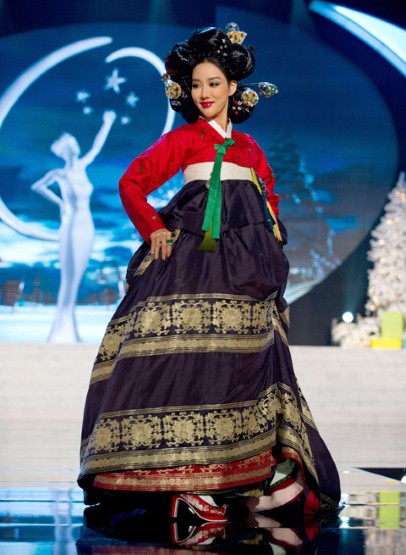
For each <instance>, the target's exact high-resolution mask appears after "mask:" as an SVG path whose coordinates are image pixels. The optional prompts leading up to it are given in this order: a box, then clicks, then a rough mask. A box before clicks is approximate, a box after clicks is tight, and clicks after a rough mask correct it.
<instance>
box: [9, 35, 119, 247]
mask: <svg viewBox="0 0 406 555" xmlns="http://www.w3.org/2000/svg"><path fill="white" fill-rule="evenodd" d="M111 42H113V39H112V38H111V37H94V38H91V39H85V40H80V41H77V42H73V43H72V44H68V45H67V46H63V47H62V48H59V49H58V50H55V51H54V52H51V53H50V54H48V55H47V56H45V58H42V59H41V60H40V61H39V62H36V63H34V64H32V65H31V66H30V67H29V68H28V69H27V70H26V71H24V72H23V73H21V75H20V76H19V77H17V79H16V80H15V81H13V83H11V85H10V86H9V87H8V88H7V89H6V90H5V92H4V93H3V95H2V96H1V97H0V129H1V126H2V125H3V122H4V120H5V119H6V117H7V115H8V113H9V112H10V110H11V108H12V107H13V106H14V104H15V103H16V102H17V100H18V99H19V98H20V97H21V96H22V95H23V94H24V92H25V91H26V90H27V89H28V88H29V87H30V86H31V85H32V84H33V83H35V81H37V79H39V78H40V77H41V76H42V75H44V74H45V73H46V72H47V71H49V70H50V69H52V68H53V67H55V66H57V65H58V64H60V63H61V62H63V61H65V60H67V59H69V58H72V57H73V56H76V55H77V54H80V53H82V52H86V51H87V50H91V49H93V48H100V47H101V46H105V45H106V44H110V43H111ZM0 219H2V220H3V221H4V223H5V224H7V225H8V226H10V227H12V228H13V229H15V230H16V231H18V232H19V233H22V234H23V235H28V236H29V237H32V238H34V239H42V240H45V241H58V232H57V231H56V232H54V233H52V232H45V231H41V230H39V229H36V228H35V224H34V225H33V226H31V224H27V223H25V222H23V221H22V220H20V219H19V218H18V217H17V216H16V215H15V214H13V213H12V212H11V211H10V210H9V209H8V208H7V207H6V205H5V204H4V202H3V201H2V200H1V197H0Z"/></svg>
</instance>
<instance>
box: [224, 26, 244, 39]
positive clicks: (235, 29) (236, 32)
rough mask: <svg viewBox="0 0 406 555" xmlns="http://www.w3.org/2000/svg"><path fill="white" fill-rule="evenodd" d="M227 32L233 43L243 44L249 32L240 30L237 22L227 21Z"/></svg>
mask: <svg viewBox="0 0 406 555" xmlns="http://www.w3.org/2000/svg"><path fill="white" fill-rule="evenodd" d="M226 33H227V36H228V38H229V41H230V42H231V44H242V43H243V42H244V39H245V37H246V36H247V33H244V31H240V28H239V26H238V25H237V23H227V25H226Z"/></svg>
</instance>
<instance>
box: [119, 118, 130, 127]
mask: <svg viewBox="0 0 406 555" xmlns="http://www.w3.org/2000/svg"><path fill="white" fill-rule="evenodd" d="M120 121H121V125H128V124H129V123H130V122H131V118H129V117H128V116H123V117H122V118H121V120H120Z"/></svg>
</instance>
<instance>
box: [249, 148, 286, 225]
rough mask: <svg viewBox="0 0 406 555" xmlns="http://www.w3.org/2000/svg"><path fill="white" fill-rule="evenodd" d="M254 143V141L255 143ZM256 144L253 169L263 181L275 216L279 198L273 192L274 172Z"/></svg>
mask: <svg viewBox="0 0 406 555" xmlns="http://www.w3.org/2000/svg"><path fill="white" fill-rule="evenodd" d="M255 144H256V143H255ZM256 146H257V153H258V158H257V162H256V165H255V170H256V172H257V174H258V175H259V177H260V178H261V179H262V181H263V182H264V183H265V186H266V191H267V195H266V196H267V199H268V202H269V204H270V205H271V206H272V210H273V211H274V213H275V216H278V215H279V207H278V205H279V199H280V196H279V195H277V194H275V193H274V186H275V174H274V173H273V170H272V168H271V167H270V165H269V164H268V161H267V159H266V156H265V154H264V151H263V150H262V149H261V148H260V147H259V146H258V145H257V144H256Z"/></svg>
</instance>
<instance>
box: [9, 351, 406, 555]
mask: <svg viewBox="0 0 406 555" xmlns="http://www.w3.org/2000/svg"><path fill="white" fill-rule="evenodd" d="M96 349H97V347H96V345H82V344H78V345H43V344H15V343H13V344H11V343H9V344H5V343H3V344H0V359H1V360H2V365H1V370H0V378H1V388H0V421H1V431H0V434H1V436H0V441H1V452H0V554H3V553H4V554H18V555H20V554H24V555H28V554H30V555H31V554H38V553H40V554H45V553H58V554H60V555H61V554H65V553H66V554H69V555H70V554H72V553H80V554H81V553H99V554H105V553H127V554H129V553H143V554H144V553H145V554H148V553H151V554H152V553H153V554H154V555H175V554H176V552H177V551H178V550H179V552H180V550H182V553H185V550H187V549H190V550H191V549H192V548H194V549H198V550H199V551H200V552H202V551H203V552H204V553H266V554H268V553H269V554H278V555H282V554H285V553H286V554H290V553H295V554H297V553H317V555H321V554H351V555H358V554H374V555H377V554H383V553H385V554H386V553H388V554H389V553H391V554H399V555H400V554H403V553H406V484H405V483H402V478H403V476H404V474H405V472H406V470H405V466H406V434H405V422H406V402H405V401H406V372H405V368H406V352H405V351H397V352H396V351H386V352H385V351H375V352H374V351H370V350H360V351H355V350H354V351H345V350H342V349H338V348H328V347H325V348H316V347H292V356H293V359H294V362H295V369H296V374H297V377H298V380H299V383H300V384H301V387H302V390H303V392H304V394H305V397H306V398H307V401H308V402H309V405H310V407H311V409H312V412H313V415H314V418H315V421H316V423H317V424H318V427H319V429H320V432H321V435H322V436H323V438H324V439H325V441H326V443H327V445H328V446H329V448H330V450H331V452H332V454H333V457H334V459H335V461H336V463H337V466H338V469H339V472H340V477H341V483H342V490H343V498H342V500H343V503H344V508H343V510H342V511H341V512H340V514H339V515H338V516H335V515H329V517H328V518H324V519H323V520H322V521H321V522H303V521H302V522H297V521H292V520H291V519H289V518H288V520H286V518H282V517H280V515H278V518H277V517H276V516H275V515H273V516H272V517H269V516H268V517H262V518H261V519H257V520H254V519H249V520H248V521H244V522H241V523H239V524H238V525H237V524H229V525H226V526H223V525H212V524H210V525H203V526H199V525H198V523H191V524H190V526H187V527H182V526H179V525H176V524H173V523H171V522H170V520H169V518H166V517H165V516H164V513H161V514H159V515H158V516H157V515H153V516H152V517H149V516H146V514H145V513H144V514H142V511H135V512H134V511H133V514H132V515H130V514H129V513H128V510H127V514H125V515H123V514H121V515H117V514H116V515H110V516H111V518H110V521H109V522H110V523H111V522H112V521H113V520H114V522H116V523H117V522H119V521H120V520H121V522H122V521H123V519H127V524H126V526H125V527H124V528H125V529H126V533H125V534H124V535H121V536H120V537H112V535H114V534H112V533H111V529H109V528H108V527H106V519H105V518H104V517H103V518H100V515H98V514H96V513H95V512H94V511H92V510H91V511H90V512H89V511H88V512H87V513H86V520H84V509H85V507H84V505H83V503H82V496H81V492H80V490H79V489H78V487H77V486H76V483H75V480H76V475H77V468H78V444H79V433H80V422H81V414H82V407H83V401H84V397H85V394H86V388H87V382H88V379H89V374H90V367H91V363H92V360H93V358H94V356H95V352H96ZM165 514H166V513H165ZM128 523H130V525H129V524H128Z"/></svg>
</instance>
